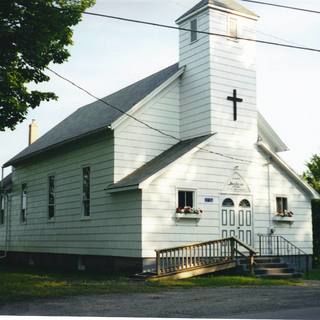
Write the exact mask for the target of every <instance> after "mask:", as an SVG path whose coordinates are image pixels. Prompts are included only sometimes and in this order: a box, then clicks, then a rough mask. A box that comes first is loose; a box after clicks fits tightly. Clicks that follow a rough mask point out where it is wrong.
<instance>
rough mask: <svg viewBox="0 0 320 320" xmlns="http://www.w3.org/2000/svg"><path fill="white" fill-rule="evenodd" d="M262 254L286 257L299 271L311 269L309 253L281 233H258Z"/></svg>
mask: <svg viewBox="0 0 320 320" xmlns="http://www.w3.org/2000/svg"><path fill="white" fill-rule="evenodd" d="M258 237H259V253H260V256H277V257H284V260H286V261H287V262H288V263H290V264H292V265H293V266H295V268H296V269H297V270H298V271H306V272H307V273H308V270H309V256H308V254H307V253H306V252H305V251H303V250H302V249H300V248H299V247H297V246H296V245H294V244H293V243H292V242H290V241H289V240H288V239H286V238H284V237H283V236H280V235H264V234H258Z"/></svg>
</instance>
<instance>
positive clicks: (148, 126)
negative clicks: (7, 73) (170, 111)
mask: <svg viewBox="0 0 320 320" xmlns="http://www.w3.org/2000/svg"><path fill="white" fill-rule="evenodd" d="M46 69H47V70H49V71H50V72H52V73H53V74H54V75H56V76H57V77H59V78H60V79H62V80H64V81H66V82H68V83H70V84H71V85H72V86H74V87H76V88H77V89H79V90H81V91H83V92H84V93H86V94H87V95H89V96H90V97H92V98H94V99H96V100H98V101H100V102H102V103H103V104H105V105H107V106H108V107H110V108H112V109H114V110H117V111H118V112H120V113H122V114H124V115H126V116H128V117H129V118H131V119H133V120H135V121H137V122H139V123H141V124H142V125H144V126H146V127H147V128H149V129H151V130H154V131H156V132H158V133H160V134H162V135H164V136H167V137H169V138H172V139H174V140H176V141H178V142H182V141H183V140H181V139H179V138H177V137H175V136H173V135H171V134H169V133H166V132H164V131H162V130H160V129H157V128H155V127H153V126H151V125H149V124H148V123H146V122H144V121H142V120H140V119H138V118H136V117H135V116H133V115H131V114H129V113H128V112H125V111H123V110H121V109H120V108H119V107H116V106H114V105H113V104H111V103H109V102H107V101H105V100H103V99H101V98H99V97H97V96H96V95H94V94H93V93H91V92H90V91H88V90H87V89H85V88H83V87H81V86H80V85H78V84H76V83H75V82H74V81H72V80H70V79H68V78H66V77H64V76H62V75H61V74H59V73H58V72H56V71H54V70H52V69H51V68H49V67H46ZM196 148H197V149H198V150H201V151H205V152H209V153H211V154H214V155H217V156H220V157H223V158H227V159H230V160H234V161H240V162H245V163H254V162H253V161H250V160H245V159H240V158H236V157H232V156H228V155H225V154H223V153H220V152H214V151H211V150H208V149H205V148H201V147H196ZM259 164H260V163H259Z"/></svg>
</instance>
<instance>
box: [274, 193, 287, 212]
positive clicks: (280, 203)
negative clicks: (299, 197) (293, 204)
mask: <svg viewBox="0 0 320 320" xmlns="http://www.w3.org/2000/svg"><path fill="white" fill-rule="evenodd" d="M276 203H277V213H285V212H287V211H288V198H286V197H276Z"/></svg>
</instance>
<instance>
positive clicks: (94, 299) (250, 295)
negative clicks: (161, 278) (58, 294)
mask: <svg viewBox="0 0 320 320" xmlns="http://www.w3.org/2000/svg"><path fill="white" fill-rule="evenodd" d="M0 314H1V315H24V316H99V317H160V318H161V317H171V318H253V319H257V318H283V319H299V318H300V319H301V318H304V319H319V318H320V282H308V283H307V284H306V285H305V286H303V287H290V286H281V287H280V286H279V287H274V286H271V287H245V288H244V287H241V288H226V287H223V288H194V289H172V290H168V291H165V292H160V293H136V294H108V295H91V296H77V297H67V298H55V299H41V300H35V301H32V302H30V301H29V302H19V303H12V304H7V305H4V306H1V307H0Z"/></svg>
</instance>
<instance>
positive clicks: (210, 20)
mask: <svg viewBox="0 0 320 320" xmlns="http://www.w3.org/2000/svg"><path fill="white" fill-rule="evenodd" d="M257 19H258V18H257V16H256V15H255V14H254V13H253V12H252V11H250V10H248V9H247V8H245V7H243V6H242V5H240V4H239V3H237V2H236V1H233V0H219V1H218V0H202V1H200V2H199V3H198V4H197V5H195V6H194V7H193V8H191V9H190V10H189V11H187V12H186V13H185V14H183V15H182V16H181V17H180V18H178V19H177V21H176V22H177V24H178V25H179V26H180V27H181V28H182V29H191V31H186V30H181V31H180V60H179V63H180V66H186V71H185V73H184V75H183V77H182V79H181V88H180V106H181V138H182V139H187V138H192V137H196V136H200V135H205V134H210V133H216V132H217V133H219V134H220V136H222V135H237V134H241V135H242V136H245V137H247V138H248V139H249V140H250V141H255V140H256V139H257V110H256V70H255V43H254V42H247V41H244V40H239V39H237V37H243V38H252V39H254V38H255V30H256V20H257ZM197 31H205V32H208V33H214V34H221V35H227V36H229V38H228V37H222V36H213V35H209V34H204V33H198V32H197ZM226 139H227V138H226Z"/></svg>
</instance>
